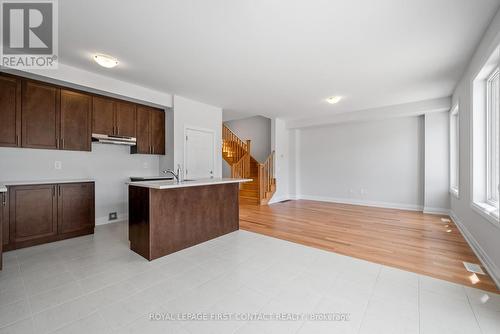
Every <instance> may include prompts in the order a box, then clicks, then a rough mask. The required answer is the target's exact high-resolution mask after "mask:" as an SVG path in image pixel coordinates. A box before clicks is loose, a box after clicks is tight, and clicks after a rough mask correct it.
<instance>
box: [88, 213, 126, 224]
mask: <svg viewBox="0 0 500 334" xmlns="http://www.w3.org/2000/svg"><path fill="white" fill-rule="evenodd" d="M124 220H128V213H119V214H118V219H115V220H108V216H103V217H97V218H96V219H95V225H96V226H98V225H106V224H112V223H117V222H121V221H124Z"/></svg>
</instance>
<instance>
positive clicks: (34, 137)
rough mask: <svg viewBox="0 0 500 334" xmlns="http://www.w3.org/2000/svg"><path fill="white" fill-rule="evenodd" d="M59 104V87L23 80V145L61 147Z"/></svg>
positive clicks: (49, 147) (30, 146) (47, 147)
mask: <svg viewBox="0 0 500 334" xmlns="http://www.w3.org/2000/svg"><path fill="white" fill-rule="evenodd" d="M59 106H60V89H59V88H57V87H54V86H52V85H46V84H43V83H39V82H35V81H29V80H24V81H23V85H22V122H21V123H22V147H29V148H46V149H58V148H59V138H60V137H59V121H60V117H59Z"/></svg>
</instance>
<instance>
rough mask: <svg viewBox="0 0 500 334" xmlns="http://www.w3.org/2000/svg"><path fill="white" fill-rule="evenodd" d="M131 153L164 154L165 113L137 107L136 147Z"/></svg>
mask: <svg viewBox="0 0 500 334" xmlns="http://www.w3.org/2000/svg"><path fill="white" fill-rule="evenodd" d="M131 152H132V153H140V154H165V112H163V110H158V109H154V108H149V107H144V106H138V107H137V145H136V146H133V147H132V149H131Z"/></svg>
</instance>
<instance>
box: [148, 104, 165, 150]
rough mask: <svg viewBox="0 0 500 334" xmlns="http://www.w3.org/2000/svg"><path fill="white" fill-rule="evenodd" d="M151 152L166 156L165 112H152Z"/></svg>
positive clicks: (154, 110)
mask: <svg viewBox="0 0 500 334" xmlns="http://www.w3.org/2000/svg"><path fill="white" fill-rule="evenodd" d="M151 146H152V147H151V150H152V152H151V153H153V154H162V155H163V154H165V112H163V111H161V110H156V109H153V110H151Z"/></svg>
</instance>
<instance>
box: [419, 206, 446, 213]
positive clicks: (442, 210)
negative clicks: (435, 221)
mask: <svg viewBox="0 0 500 334" xmlns="http://www.w3.org/2000/svg"><path fill="white" fill-rule="evenodd" d="M424 213H428V214H431V215H449V214H450V209H445V208H431V207H428V206H425V207H424Z"/></svg>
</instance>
